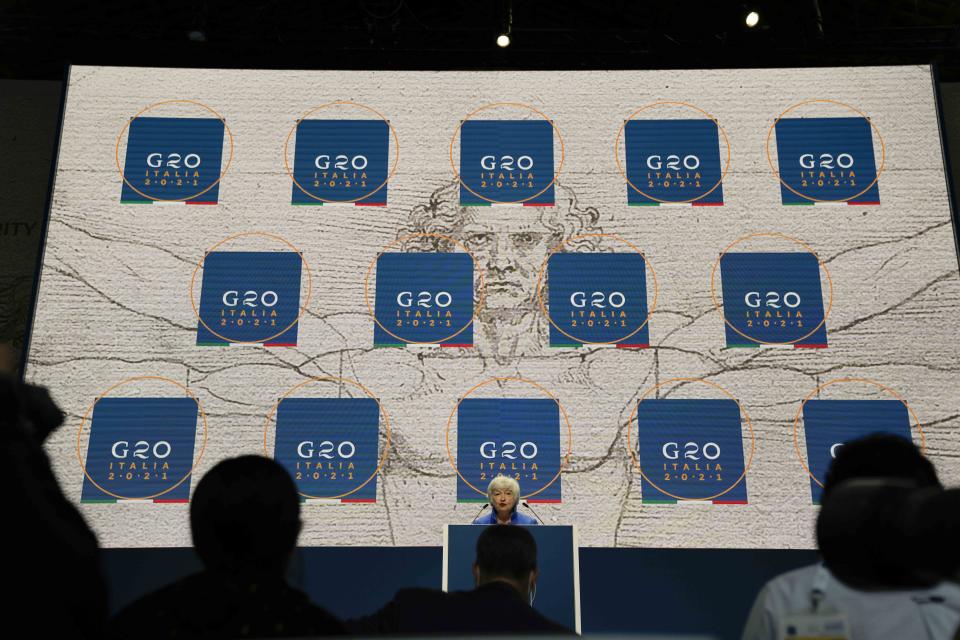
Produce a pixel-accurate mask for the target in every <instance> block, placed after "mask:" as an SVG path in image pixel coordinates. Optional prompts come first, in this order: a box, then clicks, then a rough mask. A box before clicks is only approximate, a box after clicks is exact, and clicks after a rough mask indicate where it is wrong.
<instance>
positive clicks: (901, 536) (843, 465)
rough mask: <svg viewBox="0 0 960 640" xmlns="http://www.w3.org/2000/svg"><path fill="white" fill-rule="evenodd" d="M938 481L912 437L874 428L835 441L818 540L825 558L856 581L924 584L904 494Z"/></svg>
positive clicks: (869, 585)
mask: <svg viewBox="0 0 960 640" xmlns="http://www.w3.org/2000/svg"><path fill="white" fill-rule="evenodd" d="M940 488H941V484H940V480H939V479H938V478H937V473H936V470H935V469H934V467H933V464H932V463H931V462H930V461H929V460H928V459H927V458H925V457H924V456H923V454H922V453H921V452H920V450H919V449H918V448H917V447H916V446H915V445H914V444H913V443H912V442H910V441H909V440H906V439H904V438H901V437H899V436H895V435H891V434H880V433H878V434H873V435H870V436H867V437H864V438H860V439H857V440H854V441H851V442H848V443H847V444H845V445H843V446H842V447H840V449H839V451H838V452H837V457H836V458H835V459H834V461H833V463H832V464H831V465H830V468H829V470H828V471H827V475H826V478H825V480H824V487H823V495H822V498H821V501H820V504H821V510H820V513H819V515H818V518H817V543H818V546H819V548H820V554H821V556H822V557H823V561H824V564H825V565H826V566H827V567H828V568H829V569H830V571H831V572H832V573H833V574H834V575H835V576H836V577H837V578H839V579H840V580H841V581H842V582H844V583H846V584H847V585H849V586H852V587H854V588H859V589H867V590H874V589H892V588H914V587H920V586H928V585H929V584H930V583H931V582H933V581H935V580H934V577H932V574H929V572H920V571H919V569H921V568H922V565H923V564H924V562H923V560H922V559H921V558H920V557H919V556H918V555H917V553H916V551H917V550H916V549H915V548H914V547H915V545H913V544H909V543H908V540H909V538H910V530H911V521H912V520H913V516H912V514H911V511H913V509H910V508H908V504H909V497H910V495H911V493H912V492H914V491H918V490H928V489H934V490H939V489H940Z"/></svg>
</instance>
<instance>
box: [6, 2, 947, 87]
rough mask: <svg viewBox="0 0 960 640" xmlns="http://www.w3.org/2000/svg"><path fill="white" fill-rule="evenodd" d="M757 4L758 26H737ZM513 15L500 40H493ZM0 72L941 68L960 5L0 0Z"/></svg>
mask: <svg viewBox="0 0 960 640" xmlns="http://www.w3.org/2000/svg"><path fill="white" fill-rule="evenodd" d="M751 9H754V10H756V11H758V12H759V14H760V24H759V25H758V26H757V27H755V28H753V29H748V28H747V27H746V26H745V24H744V16H745V14H746V12H747V11H748V10H751ZM507 23H510V24H511V26H510V30H511V33H512V39H513V43H512V45H511V46H510V47H508V48H506V49H501V48H499V47H497V46H496V44H495V38H496V35H497V34H498V33H499V32H500V31H502V30H503V29H505V28H507V27H506V25H507ZM0 50H2V52H0V77H7V78H35V79H58V78H61V77H62V76H63V73H64V69H65V66H66V64H68V63H75V64H109V65H131V66H133V65H145V66H175V67H234V68H237V67H251V68H310V69H361V68H366V69H651V68H719V67H775V66H832V65H874V64H880V65H884V64H904V63H928V62H936V63H938V64H939V67H940V73H941V78H942V79H944V80H954V81H957V80H960V0H889V1H886V2H882V1H868V0H783V1H764V0H761V1H758V2H731V1H727V0H713V1H700V0H660V1H646V0H643V1H640V0H635V1H633V2H628V1H626V0H611V1H609V2H606V1H603V0H595V1H593V2H590V1H586V0H583V1H568V0H513V1H512V2H509V1H508V0H491V1H480V0H476V1H467V0H442V1H438V2H424V1H419V0H357V1H353V2H349V1H347V0H341V1H339V2H329V1H328V2H324V1H322V0H315V1H313V2H302V1H293V0H290V1H286V0H268V1H264V2H226V1H223V0H206V1H193V0H183V1H181V2H158V1H153V2H151V1H149V0H146V1H144V0H141V1H131V0H123V1H117V0H107V1H102V2H83V1H76V2H70V3H65V4H56V5H54V4H43V3H41V2H35V1H33V2H31V1H24V0H0Z"/></svg>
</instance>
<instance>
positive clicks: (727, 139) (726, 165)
mask: <svg viewBox="0 0 960 640" xmlns="http://www.w3.org/2000/svg"><path fill="white" fill-rule="evenodd" d="M664 104H673V105H679V106H683V107H689V108H690V109H693V110H695V111H699V112H700V113H702V114H703V115H705V116H707V118H709V119H710V120H712V121H713V123H714V124H715V125H717V129H718V130H719V131H720V134H721V135H722V136H723V141H724V142H725V143H726V145H727V160H726V162H725V163H724V165H723V171H722V172H720V179H719V180H717V184H715V185H713V186H712V187H710V189H709V190H708V191H706V192H704V193H702V194H700V195H699V196H696V197H695V198H689V199H687V200H661V199H659V198H657V197H655V196H651V195H648V194H646V193H644V192H643V191H641V190H640V189H639V188H637V186H636V185H635V184H633V182H631V181H630V178H628V177H627V172H626V170H625V169H624V168H623V165H621V164H620V137H621V136H622V135H623V131H624V129H625V128H626V126H627V123H628V122H630V121H631V120H633V116H635V115H637V114H638V113H640V112H641V111H646V110H647V109H651V108H653V107H656V106H659V105H664ZM675 119H678V120H683V119H684V118H675ZM624 154H626V149H624ZM731 156H732V153H731V147H730V137H729V136H728V135H727V132H726V130H725V129H724V128H723V126H721V124H720V121H719V120H717V119H716V118H715V117H714V116H712V115H711V114H709V113H707V112H706V111H704V110H703V109H701V108H700V107H697V106H695V105H692V104H690V103H687V102H677V101H674V100H659V101H657V102H651V103H650V104H648V105H644V106H642V107H640V108H639V109H637V110H636V111H634V112H633V113H631V114H630V115H629V116H627V119H626V120H624V121H623V124H621V125H620V129H619V130H618V131H617V137H616V139H615V140H614V141H613V159H614V160H615V161H616V163H617V169H619V170H620V175H622V176H623V179H624V180H626V181H627V184H628V185H630V188H632V189H633V190H634V191H636V192H637V193H639V194H640V195H642V196H643V197H645V198H649V199H651V200H654V201H656V202H662V203H663V204H684V203H687V202H696V201H697V200H701V199H703V198H706V197H707V196H708V195H710V194H711V193H713V192H714V190H716V188H717V187H719V186H720V185H721V184H723V179H724V178H726V177H727V172H728V171H729V170H730V159H731Z"/></svg>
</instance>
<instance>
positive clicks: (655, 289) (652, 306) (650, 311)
mask: <svg viewBox="0 0 960 640" xmlns="http://www.w3.org/2000/svg"><path fill="white" fill-rule="evenodd" d="M591 237H596V238H599V237H607V238H613V239H614V240H617V241H619V242H622V243H624V244H625V245H627V246H628V247H630V248H631V249H633V250H634V251H635V252H637V253H639V254H640V257H641V258H643V263H644V265H645V266H646V268H647V269H649V270H650V274H651V275H652V276H653V302H652V303H651V304H650V308H649V309H648V310H647V317H646V318H645V319H644V321H643V323H642V324H641V325H640V326H639V327H637V328H636V329H634V330H633V331H631V332H630V333H628V334H627V335H625V336H624V337H622V338H618V339H617V340H604V341H593V340H581V339H580V338H577V337H574V336H572V335H570V334H569V333H567V332H566V331H564V330H563V329H561V328H560V327H559V326H558V325H557V323H556V322H554V321H553V318H551V317H550V312H549V311H548V310H547V307H546V304H545V303H544V301H543V276H544V274H545V273H546V270H547V266H548V263H549V262H550V258H552V257H553V256H554V255H555V254H556V253H557V252H558V251H559V250H560V249H561V248H562V247H563V246H564V245H565V244H567V243H568V242H570V241H571V240H575V239H577V238H591ZM600 255H604V254H600ZM606 255H615V253H614V254H606ZM644 288H646V283H644ZM659 295H660V285H659V284H658V283H657V272H656V271H654V269H653V266H652V265H651V264H650V261H649V260H647V256H646V255H645V254H644V253H643V251H641V250H640V249H639V248H638V247H637V246H635V245H634V244H633V243H631V242H629V241H628V240H624V239H623V238H621V237H620V236H618V235H616V234H613V233H583V234H579V235H575V236H570V237H569V238H567V239H566V240H563V241H561V242H560V243H559V244H557V246H555V247H554V248H553V249H551V250H550V252H549V253H548V254H547V257H546V259H544V261H543V265H541V267H540V272H539V273H538V274H537V301H538V302H539V303H540V309H541V310H542V311H543V313H544V315H546V316H547V321H548V322H549V323H550V324H552V325H553V326H554V328H556V330H557V331H559V332H560V333H562V334H563V335H565V336H567V337H568V338H570V339H571V340H575V341H577V342H579V343H581V344H617V343H620V342H623V341H624V340H626V339H627V338H629V337H631V336H633V335H634V334H636V333H637V332H638V331H640V330H641V329H643V328H644V327H645V326H647V323H649V322H650V316H652V315H653V312H654V310H655V309H656V308H657V298H658V296H659Z"/></svg>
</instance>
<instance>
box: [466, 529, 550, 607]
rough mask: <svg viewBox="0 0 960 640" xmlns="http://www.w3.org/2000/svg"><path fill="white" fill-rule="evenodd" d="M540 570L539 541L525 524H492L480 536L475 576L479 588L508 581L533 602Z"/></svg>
mask: <svg viewBox="0 0 960 640" xmlns="http://www.w3.org/2000/svg"><path fill="white" fill-rule="evenodd" d="M538 573H539V572H538V570H537V543H536V541H535V540H534V539H533V536H532V535H531V534H530V532H529V531H527V530H526V529H525V528H524V527H522V526H515V527H505V526H498V525H490V526H488V527H486V528H485V529H484V531H483V533H481V534H480V537H479V538H477V557H476V560H475V561H474V563H473V577H474V579H475V580H476V584H477V586H478V587H479V586H483V585H485V584H487V583H490V582H505V583H507V584H509V585H510V586H512V587H513V588H514V589H516V590H517V592H518V593H520V595H521V596H523V597H524V598H529V599H530V600H531V601H532V599H533V594H535V593H536V590H537V575H538Z"/></svg>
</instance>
